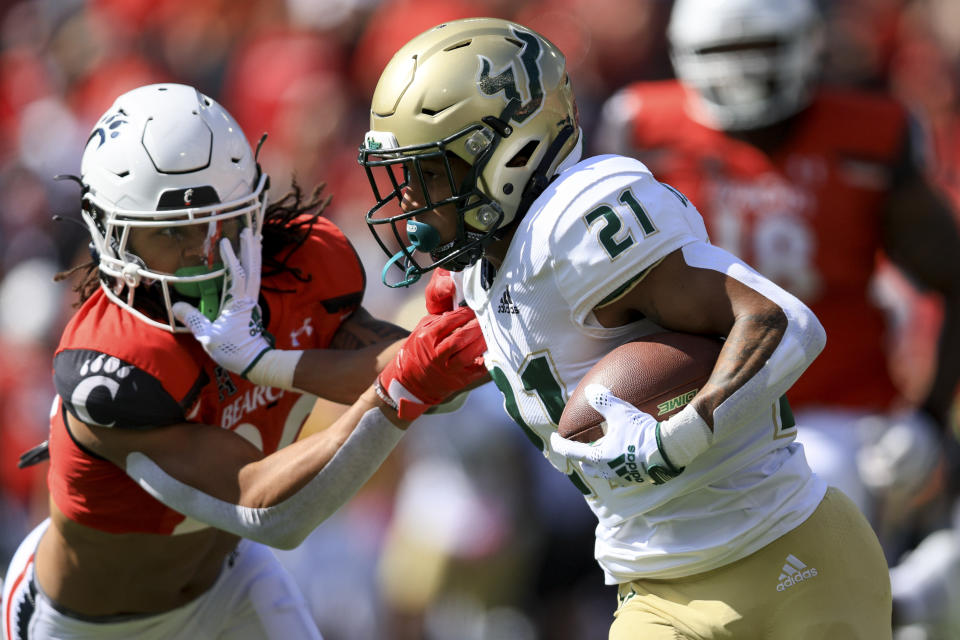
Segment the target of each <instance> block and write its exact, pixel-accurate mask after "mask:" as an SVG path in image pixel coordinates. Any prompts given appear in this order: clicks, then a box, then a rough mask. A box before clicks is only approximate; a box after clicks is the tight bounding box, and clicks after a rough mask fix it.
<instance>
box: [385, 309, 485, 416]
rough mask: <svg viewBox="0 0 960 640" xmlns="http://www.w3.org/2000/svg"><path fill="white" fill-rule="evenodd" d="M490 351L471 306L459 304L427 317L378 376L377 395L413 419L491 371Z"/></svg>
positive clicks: (400, 412)
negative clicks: (486, 363) (486, 360)
mask: <svg viewBox="0 0 960 640" xmlns="http://www.w3.org/2000/svg"><path fill="white" fill-rule="evenodd" d="M486 350H487V344H486V342H484V339H483V334H482V333H481V332H480V325H479V324H478V323H477V318H476V316H475V315H474V313H473V310H472V309H470V308H469V307H459V308H457V309H455V310H453V311H447V312H446V313H442V314H439V315H434V314H430V315H427V316H424V317H423V319H421V320H420V322H419V323H418V324H417V326H416V327H415V328H414V330H413V332H411V334H410V335H409V336H408V337H407V340H406V342H404V343H403V346H402V347H401V348H400V351H398V352H397V355H396V356H395V357H394V359H393V360H392V361H391V362H390V364H388V365H387V366H386V367H385V368H384V369H383V371H381V372H380V375H379V376H378V377H377V383H376V389H377V394H378V395H379V396H380V398H381V399H383V401H384V402H386V403H387V404H388V405H390V406H391V407H393V408H394V409H396V410H397V415H398V416H399V417H400V418H401V419H402V420H415V419H416V418H418V417H420V415H421V414H422V413H423V412H424V411H426V410H427V409H429V408H430V407H432V406H435V405H438V404H440V403H442V402H444V401H445V400H446V399H447V398H448V397H449V396H450V395H452V394H454V393H456V392H457V391H460V390H462V389H464V388H466V387H468V386H470V385H471V384H473V383H474V382H477V381H479V380H481V379H482V378H483V377H484V376H485V375H486V373H487V370H486V368H485V367H484V366H483V352H484V351H486Z"/></svg>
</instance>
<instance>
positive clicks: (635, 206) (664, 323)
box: [360, 18, 890, 639]
mask: <svg viewBox="0 0 960 640" xmlns="http://www.w3.org/2000/svg"><path fill="white" fill-rule="evenodd" d="M582 142H583V140H582V132H581V130H580V126H579V118H578V114H577V109H576V106H575V99H574V92H573V88H572V84H571V81H570V78H569V77H568V75H567V71H566V68H565V60H564V56H563V53H562V52H561V51H560V50H558V49H557V48H556V47H555V46H554V45H553V44H552V43H550V42H549V41H547V40H546V39H545V38H543V37H542V36H541V35H539V34H538V33H536V32H534V31H532V30H530V29H529V28H527V27H524V26H522V25H519V24H516V23H513V22H509V21H504V20H497V19H489V18H476V19H467V20H458V21H452V22H448V23H444V24H440V25H438V26H436V27H434V28H433V29H430V30H428V31H426V32H424V33H422V34H420V35H419V36H417V37H415V38H414V39H412V40H411V41H410V42H408V43H407V44H406V45H404V46H403V47H402V48H401V49H400V50H399V51H398V52H397V53H396V54H395V55H394V57H393V58H392V59H391V61H390V62H389V63H388V64H387V66H386V68H385V70H384V71H383V74H382V75H381V78H380V81H379V83H378V84H377V88H376V90H375V91H374V94H373V98H372V101H371V108H370V130H369V131H368V132H367V134H366V135H365V137H364V140H363V144H362V147H361V150H360V162H361V164H362V165H363V166H364V167H365V168H366V170H367V174H368V176H369V178H370V183H371V187H372V189H373V192H374V196H375V197H376V200H377V203H376V204H375V205H374V206H373V207H372V208H371V209H370V211H369V212H368V213H367V217H366V219H367V223H368V224H369V225H370V227H371V231H373V233H374V234H375V236H376V237H377V240H378V242H379V243H380V244H381V246H382V248H383V249H384V251H385V253H386V254H387V256H388V257H389V259H388V260H387V263H386V266H385V267H384V269H383V272H382V278H383V282H384V284H386V285H387V286H391V287H403V286H408V285H409V284H412V283H413V282H416V281H417V280H418V279H419V278H420V277H421V276H422V275H423V274H425V273H428V272H430V271H433V270H435V269H437V268H438V267H439V268H443V269H448V270H450V271H453V272H455V273H453V275H452V276H451V275H448V274H446V273H444V272H443V271H437V272H435V274H434V277H435V278H437V279H440V280H443V279H448V278H452V279H453V287H452V288H453V290H454V292H455V295H453V296H452V298H453V300H451V303H452V304H451V306H450V308H452V309H461V308H463V307H462V306H459V305H458V301H459V300H461V299H462V300H463V301H464V302H465V304H466V305H467V306H468V307H469V308H471V309H473V310H474V311H476V313H477V318H478V320H479V324H480V327H481V328H482V330H483V335H484V338H485V340H486V346H487V351H486V353H485V354H484V362H485V364H486V366H487V368H488V369H489V371H490V375H491V376H492V378H493V380H494V382H495V383H496V384H497V386H498V388H499V389H500V391H501V393H502V394H503V397H504V407H505V409H506V411H507V412H508V413H509V414H510V415H511V417H512V418H513V419H514V420H515V421H516V422H517V423H518V424H519V425H520V427H521V428H522V429H523V430H524V432H525V433H526V434H527V436H528V437H529V438H530V440H531V442H533V443H534V445H535V446H537V447H538V448H539V449H540V450H541V451H542V453H543V455H544V457H546V458H547V459H548V460H549V461H550V462H551V463H552V464H553V465H554V466H555V467H556V468H557V469H558V470H560V471H561V472H562V473H563V474H566V475H568V477H569V478H570V480H571V481H572V482H573V483H574V484H576V485H577V486H578V487H579V488H580V490H581V491H582V493H583V494H584V497H585V499H586V501H587V503H588V504H589V505H590V506H591V508H592V509H593V511H594V513H595V515H596V516H597V518H598V520H599V523H598V525H597V528H596V544H595V554H596V558H597V561H598V562H599V564H600V565H601V567H602V568H603V570H604V573H605V576H606V582H607V584H615V585H619V598H620V605H619V607H618V609H617V612H616V620H615V621H614V622H613V624H612V626H611V628H610V637H611V638H616V639H626V638H664V639H666V638H674V637H676V636H677V635H680V634H683V635H689V636H696V637H700V638H720V637H729V636H736V637H738V638H752V637H756V638H760V637H766V636H770V635H773V636H777V637H780V636H783V637H787V636H789V635H797V634H799V635H809V634H811V633H818V632H822V633H825V634H826V635H835V636H845V637H850V638H874V637H890V628H889V607H890V599H889V591H888V590H887V587H886V585H887V584H888V577H887V575H886V563H885V562H884V559H883V555H882V552H881V549H880V546H879V544H878V543H877V538H876V535H875V534H874V533H873V532H872V531H871V530H870V527H869V525H868V524H867V521H866V520H865V519H864V517H863V516H862V514H861V513H860V512H859V511H858V510H857V508H856V507H855V506H854V504H853V503H852V502H851V501H850V500H849V499H847V498H846V497H845V496H843V494H842V493H841V492H840V491H838V490H836V489H834V488H828V487H827V486H826V484H825V483H824V482H823V481H822V480H821V479H819V478H817V477H816V476H815V475H813V474H812V473H811V471H810V468H809V467H808V466H807V464H806V462H805V460H804V455H803V449H802V447H800V446H798V445H796V444H794V443H793V437H794V434H795V426H794V424H793V422H792V418H791V416H790V413H789V411H788V410H787V408H786V404H785V403H784V402H783V398H782V394H783V392H785V391H786V389H787V388H789V387H790V385H791V384H792V383H793V382H794V381H795V380H796V379H797V378H798V377H799V376H800V375H801V374H802V372H803V370H804V369H805V368H806V367H807V365H809V364H810V362H812V361H813V359H814V358H815V357H816V356H817V354H818V353H819V352H820V350H821V349H822V348H823V343H824V334H823V328H822V327H821V325H820V324H819V322H817V319H816V317H815V316H814V315H813V314H812V313H811V312H810V310H809V309H808V308H807V307H805V306H804V305H803V304H802V303H800V302H799V301H798V300H797V299H796V298H794V297H793V296H791V295H790V294H788V293H787V292H786V291H784V290H783V289H781V288H779V287H777V286H776V285H775V284H773V283H772V282H770V281H768V280H766V279H764V278H763V277H761V276H759V275H758V274H757V273H756V272H755V271H753V270H752V269H750V268H749V267H747V266H746V265H745V264H744V263H742V262H741V261H739V260H738V259H736V258H735V257H734V256H733V255H731V254H729V253H728V252H726V251H723V250H721V249H717V248H715V247H712V246H711V245H710V244H709V242H708V241H707V235H706V231H705V229H704V227H703V223H702V220H701V219H700V216H699V214H698V213H697V211H696V208H695V207H694V206H693V205H692V204H691V203H690V201H688V200H687V199H686V198H685V197H684V196H683V195H682V194H681V193H679V192H678V191H676V190H675V189H674V188H673V187H671V186H669V185H666V184H664V183H661V182H658V181H657V180H656V179H655V178H654V176H652V175H651V174H650V173H649V171H648V170H647V169H646V168H645V167H644V166H643V165H642V164H640V163H639V162H637V161H635V160H633V159H630V158H626V157H622V156H597V157H593V158H589V159H587V160H584V161H582V162H581V161H580V156H581V144H582ZM435 283H436V281H432V282H431V284H435ZM678 291H682V295H678ZM664 329H673V330H678V331H687V332H693V333H701V334H707V335H716V336H723V337H725V338H726V344H725V347H724V348H723V350H722V351H721V353H720V357H719V359H718V361H717V364H716V366H715V368H714V371H713V373H712V375H711V377H710V380H709V381H708V382H707V383H706V384H705V385H704V387H703V389H701V390H700V391H699V392H698V393H697V395H696V396H695V397H694V398H693V399H692V400H691V401H690V403H689V404H688V405H687V406H686V407H685V408H684V409H683V410H682V411H681V412H680V413H678V414H677V415H675V416H673V417H671V418H669V419H667V420H665V421H663V422H660V423H658V422H657V421H656V420H654V419H653V418H652V417H651V416H650V415H648V414H646V413H643V412H641V411H639V410H637V409H635V408H634V407H632V406H631V405H629V404H628V403H626V402H624V401H622V400H620V399H618V398H616V397H613V396H612V395H611V394H610V393H609V391H608V390H606V389H604V388H602V387H600V388H597V389H594V390H593V391H591V390H590V388H588V397H590V398H591V404H592V405H593V406H594V408H596V409H597V410H598V411H599V412H600V413H601V414H603V415H604V417H605V419H606V422H607V425H608V427H607V431H606V432H605V435H604V436H603V437H602V438H600V439H599V440H597V441H596V442H594V443H592V444H581V443H574V442H571V441H568V440H563V439H562V438H560V437H559V436H558V434H557V433H556V430H557V424H558V421H559V419H560V415H561V413H562V411H563V408H564V405H565V402H566V400H567V398H569V396H570V394H571V392H572V391H573V389H574V388H575V387H576V385H577V383H578V382H579V380H580V378H581V377H582V376H583V375H584V374H585V373H586V372H587V370H589V369H590V367H591V366H592V365H594V364H595V363H596V362H597V361H598V360H599V359H600V358H601V357H603V356H604V355H606V354H607V353H609V352H610V351H611V350H612V349H614V348H615V347H617V346H619V345H621V344H623V343H624V342H627V341H630V340H631V339H633V338H636V337H638V336H642V335H648V334H651V333H656V332H658V331H662V330H664ZM379 382H380V383H382V384H380V387H378V388H382V390H383V393H384V394H387V395H389V396H390V398H391V399H392V400H394V401H395V402H397V403H398V404H399V405H400V406H401V407H402V406H403V404H402V403H403V402H404V401H405V400H407V399H408V398H409V394H408V393H406V390H404V389H397V388H395V387H394V385H392V384H390V380H389V378H386V379H385V376H384V374H381V375H380V378H379ZM414 395H415V394H414ZM401 416H402V414H401ZM634 460H635V461H636V462H635V464H633V471H624V470H623V469H622V468H621V467H626V468H627V469H629V462H630V461H634ZM625 461H626V462H625ZM855 554H856V555H858V556H859V557H858V558H856V559H855V560H854V559H853V557H852V556H853V555H855ZM785 562H786V563H787V564H784V563H785ZM848 562H849V563H850V564H846V563H848ZM790 563H794V564H792V565H790ZM788 565H789V566H792V567H794V568H792V569H791V568H785V567H787V566H788ZM808 567H816V570H814V569H809V570H808ZM777 576H779V578H778V577H777ZM791 576H793V577H791ZM778 580H779V581H780V582H779V583H778ZM748 583H749V584H750V585H751V586H754V585H757V584H764V583H766V584H767V585H768V587H767V588H766V589H756V588H751V589H747V588H745V586H746V585H747V584H748Z"/></svg>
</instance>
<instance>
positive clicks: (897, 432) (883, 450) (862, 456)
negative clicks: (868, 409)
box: [857, 410, 941, 496]
mask: <svg viewBox="0 0 960 640" xmlns="http://www.w3.org/2000/svg"><path fill="white" fill-rule="evenodd" d="M865 420H867V421H868V422H867V423H866V424H865V425H864V426H865V427H867V428H869V429H871V430H875V431H877V432H878V433H877V437H876V439H875V440H874V441H873V442H871V443H869V444H867V445H866V446H864V447H863V448H861V449H860V451H858V452H857V468H858V470H859V472H860V477H861V478H862V479H863V483H864V485H866V487H867V488H868V489H870V490H871V491H873V492H875V493H886V492H891V491H892V492H896V493H898V494H904V495H911V496H912V495H913V494H915V493H916V492H917V491H919V490H920V489H921V488H922V487H923V486H924V485H925V484H926V483H927V481H928V480H929V479H930V475H931V474H932V473H933V472H934V470H935V469H936V468H937V463H938V462H939V460H940V449H941V441H940V435H939V433H940V430H939V429H938V427H937V425H936V423H935V422H934V421H933V420H932V419H931V418H930V417H929V416H928V415H927V414H926V413H924V412H922V411H912V410H910V411H902V412H899V413H895V414H893V415H891V416H888V417H882V418H877V417H871V418H866V419H865Z"/></svg>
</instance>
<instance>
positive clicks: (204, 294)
mask: <svg viewBox="0 0 960 640" xmlns="http://www.w3.org/2000/svg"><path fill="white" fill-rule="evenodd" d="M218 269H223V263H220V262H217V263H214V265H213V267H212V268H207V267H204V266H198V267H181V268H179V269H177V270H176V271H175V272H174V274H173V275H175V276H178V277H181V278H183V277H190V276H202V275H205V274H207V273H210V272H211V271H216V270H218ZM173 288H174V290H176V292H177V293H179V294H180V295H182V296H186V297H187V298H199V299H200V305H199V309H200V313H202V314H203V315H205V316H206V317H207V319H208V320H210V322H213V321H214V320H215V319H216V318H217V314H218V313H220V292H221V291H222V290H223V276H219V277H217V278H211V279H209V280H199V281H197V282H175V283H174V284H173Z"/></svg>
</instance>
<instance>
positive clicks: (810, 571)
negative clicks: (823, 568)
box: [777, 553, 817, 591]
mask: <svg viewBox="0 0 960 640" xmlns="http://www.w3.org/2000/svg"><path fill="white" fill-rule="evenodd" d="M816 577H817V570H816V569H814V568H813V567H808V566H807V565H805V564H804V563H803V562H801V561H800V560H799V559H798V558H797V557H796V556H795V555H793V554H792V553H791V554H790V555H788V556H787V561H786V562H785V563H784V565H783V567H782V568H781V573H780V577H778V578H777V581H778V582H777V591H786V590H787V589H789V588H790V587H792V586H793V585H795V584H798V583H800V582H803V581H804V580H810V579H811V578H816Z"/></svg>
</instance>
